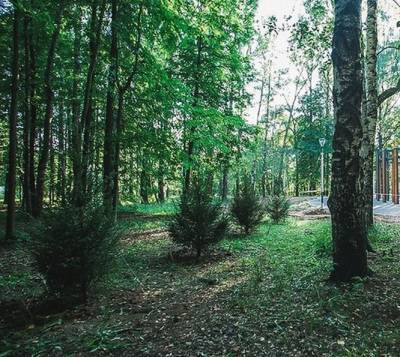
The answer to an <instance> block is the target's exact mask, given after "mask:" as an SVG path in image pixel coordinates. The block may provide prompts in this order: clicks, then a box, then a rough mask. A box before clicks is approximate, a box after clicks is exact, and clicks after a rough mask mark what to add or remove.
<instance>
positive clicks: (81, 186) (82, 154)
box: [73, 0, 106, 207]
mask: <svg viewBox="0 0 400 357" xmlns="http://www.w3.org/2000/svg"><path fill="white" fill-rule="evenodd" d="M97 5H98V1H97V0H94V1H93V5H92V11H91V25H90V41H89V47H90V60H89V68H88V72H87V75H86V83H85V90H84V100H83V105H82V114H81V117H80V120H77V119H75V120H74V135H73V148H74V149H73V150H74V155H73V160H74V161H75V162H74V165H73V166H74V179H73V182H74V183H73V186H74V188H73V204H74V205H75V206H76V207H83V206H84V205H85V204H86V203H87V201H88V197H86V195H87V169H88V155H89V146H90V145H89V139H90V132H91V130H90V128H91V122H92V116H93V112H92V111H93V89H94V82H95V69H96V64H97V57H98V52H99V47H100V37H101V28H102V24H103V18H104V12H105V8H106V1H105V0H102V1H101V4H100V9H99V11H98V6H97ZM97 13H98V14H97ZM79 32H80V30H79ZM78 35H79V36H80V33H78ZM82 133H83V145H82Z"/></svg>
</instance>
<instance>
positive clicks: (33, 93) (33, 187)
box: [29, 22, 37, 214]
mask: <svg viewBox="0 0 400 357" xmlns="http://www.w3.org/2000/svg"><path fill="white" fill-rule="evenodd" d="M31 27H32V22H31ZM29 46H30V48H29V53H30V78H31V83H30V90H29V95H30V99H29V102H30V106H31V109H30V116H31V125H30V136H29V165H30V168H29V173H30V179H29V184H30V196H31V203H30V206H31V212H30V213H31V214H32V213H33V208H34V207H35V202H36V199H35V198H36V180H35V145H36V122H37V102H36V101H37V99H36V51H35V47H34V44H33V29H31V31H30V34H29Z"/></svg>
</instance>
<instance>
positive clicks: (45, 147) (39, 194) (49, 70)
mask: <svg viewBox="0 0 400 357" xmlns="http://www.w3.org/2000/svg"><path fill="white" fill-rule="evenodd" d="M63 11H64V1H61V2H60V5H59V8H58V11H57V15H56V19H55V29H54V31H53V33H52V36H51V40H50V47H49V51H48V54H47V63H46V70H45V73H44V96H45V102H46V110H45V117H44V123H43V143H42V149H41V153H40V157H39V163H38V169H37V179H36V194H35V207H34V210H33V215H34V216H35V217H38V216H39V215H40V213H41V211H42V208H43V196H44V182H45V175H46V168H47V162H48V159H49V151H50V131H51V122H52V119H53V99H54V93H53V89H52V86H51V82H52V76H53V67H54V57H55V53H56V46H57V41H58V37H59V35H60V29H61V20H62V15H63Z"/></svg>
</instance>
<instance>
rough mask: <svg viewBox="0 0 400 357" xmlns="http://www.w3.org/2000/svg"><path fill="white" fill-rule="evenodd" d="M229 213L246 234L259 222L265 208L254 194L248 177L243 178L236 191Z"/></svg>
mask: <svg viewBox="0 0 400 357" xmlns="http://www.w3.org/2000/svg"><path fill="white" fill-rule="evenodd" d="M231 214H232V216H233V217H234V219H235V221H236V222H237V223H238V224H239V225H240V226H241V227H242V228H243V230H244V232H245V233H246V234H249V233H250V232H251V231H253V230H254V229H255V228H256V227H257V226H258V225H259V224H260V223H261V221H262V219H263V217H264V215H265V209H264V207H263V205H262V204H261V202H260V200H259V199H258V197H257V196H256V193H255V191H254V189H253V187H252V185H251V182H250V180H249V179H245V181H244V182H243V185H242V186H241V187H240V189H239V190H238V192H236V194H235V197H234V199H233V203H232V206H231Z"/></svg>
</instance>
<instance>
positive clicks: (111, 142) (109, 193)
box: [103, 0, 118, 214]
mask: <svg viewBox="0 0 400 357" xmlns="http://www.w3.org/2000/svg"><path fill="white" fill-rule="evenodd" d="M117 5H118V4H117V0H112V3H111V46H110V54H109V58H110V67H109V72H108V88H107V103H106V119H105V127H104V156H103V206H104V209H105V212H106V213H108V214H110V213H112V211H113V192H114V187H113V186H114V184H115V178H114V175H115V171H114V169H115V163H114V160H115V136H116V118H115V97H116V93H117V91H116V89H117V66H118V64H117V57H118V43H117V16H118V15H117V11H118V9H117Z"/></svg>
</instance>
